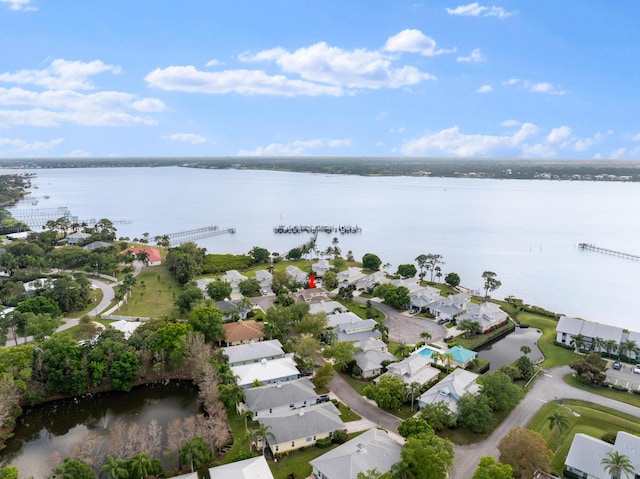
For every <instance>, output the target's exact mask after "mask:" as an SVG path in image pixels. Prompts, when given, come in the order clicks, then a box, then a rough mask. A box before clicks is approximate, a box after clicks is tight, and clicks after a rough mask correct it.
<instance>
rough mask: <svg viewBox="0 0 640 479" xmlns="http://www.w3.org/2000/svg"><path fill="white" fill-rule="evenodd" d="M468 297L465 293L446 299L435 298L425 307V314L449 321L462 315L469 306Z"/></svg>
mask: <svg viewBox="0 0 640 479" xmlns="http://www.w3.org/2000/svg"><path fill="white" fill-rule="evenodd" d="M469 300H470V296H469V295H468V294H465V293H457V294H453V295H449V296H447V297H440V298H437V299H436V300H435V301H434V302H433V303H431V304H428V305H427V306H426V310H427V313H429V314H430V315H432V316H434V317H435V318H437V319H444V320H446V321H450V320H452V319H455V318H456V317H457V316H460V315H461V314H464V313H465V312H466V311H467V306H468V305H469V302H470V301H469Z"/></svg>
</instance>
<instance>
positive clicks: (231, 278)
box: [220, 269, 247, 287]
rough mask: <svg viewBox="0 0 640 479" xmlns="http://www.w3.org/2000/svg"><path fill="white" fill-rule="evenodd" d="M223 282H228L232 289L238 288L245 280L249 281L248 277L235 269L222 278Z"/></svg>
mask: <svg viewBox="0 0 640 479" xmlns="http://www.w3.org/2000/svg"><path fill="white" fill-rule="evenodd" d="M220 279H221V280H222V281H226V282H227V283H229V284H230V285H231V286H232V287H237V286H238V284H239V283H240V281H244V280H245V279H247V277H246V276H243V275H241V274H240V272H239V271H237V270H235V269H230V270H229V271H227V272H226V273H225V275H224V276H223V277H222V278H220Z"/></svg>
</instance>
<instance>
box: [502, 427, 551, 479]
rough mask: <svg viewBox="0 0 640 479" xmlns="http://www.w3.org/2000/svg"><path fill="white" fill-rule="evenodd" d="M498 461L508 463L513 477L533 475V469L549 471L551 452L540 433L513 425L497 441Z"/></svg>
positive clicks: (520, 478) (520, 477) (522, 478)
mask: <svg viewBox="0 0 640 479" xmlns="http://www.w3.org/2000/svg"><path fill="white" fill-rule="evenodd" d="M498 451H500V462H501V463H504V464H509V465H510V466H511V468H512V469H513V477H515V478H516V479H525V478H527V479H528V478H530V477H533V473H534V472H535V471H543V472H549V467H550V463H551V457H552V456H553V453H552V452H551V450H550V449H549V448H548V447H547V443H546V442H545V440H544V438H543V437H542V436H541V435H540V433H538V432H536V431H531V430H529V429H525V428H523V427H520V426H518V427H514V428H513V429H511V431H509V432H508V433H507V435H506V436H504V437H503V438H502V439H501V440H500V442H499V443H498Z"/></svg>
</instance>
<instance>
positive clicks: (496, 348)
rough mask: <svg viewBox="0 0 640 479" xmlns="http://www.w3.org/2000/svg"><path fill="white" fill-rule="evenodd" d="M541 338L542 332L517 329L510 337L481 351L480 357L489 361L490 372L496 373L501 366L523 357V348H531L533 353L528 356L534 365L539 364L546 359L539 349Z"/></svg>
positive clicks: (531, 329) (530, 329)
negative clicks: (521, 349)
mask: <svg viewBox="0 0 640 479" xmlns="http://www.w3.org/2000/svg"><path fill="white" fill-rule="evenodd" d="M540 336H542V332H541V331H540V330H538V329H533V328H516V330H515V331H514V332H513V333H511V334H510V335H508V336H506V337H504V338H502V339H501V340H500V341H498V342H497V343H495V344H492V345H491V346H489V347H488V348H486V349H483V350H482V351H480V352H479V353H478V357H479V358H480V359H484V360H485V361H489V363H490V371H496V370H497V369H499V368H500V366H504V365H505V364H511V363H512V362H514V361H515V360H516V359H518V358H519V357H520V356H522V351H520V348H521V347H522V346H529V347H530V348H531V352H530V353H529V354H528V356H529V358H530V359H531V360H532V361H533V362H534V363H537V362H539V361H542V360H543V359H544V357H543V356H542V353H541V352H540V350H539V349H538V339H539V338H540Z"/></svg>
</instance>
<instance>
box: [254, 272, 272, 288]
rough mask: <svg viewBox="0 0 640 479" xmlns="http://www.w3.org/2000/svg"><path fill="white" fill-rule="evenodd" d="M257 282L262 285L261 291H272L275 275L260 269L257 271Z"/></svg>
mask: <svg viewBox="0 0 640 479" xmlns="http://www.w3.org/2000/svg"><path fill="white" fill-rule="evenodd" d="M255 278H256V280H258V283H260V291H267V292H268V291H271V281H272V280H273V275H272V274H271V273H269V271H267V270H266V269H260V270H258V271H256V276H255Z"/></svg>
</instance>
